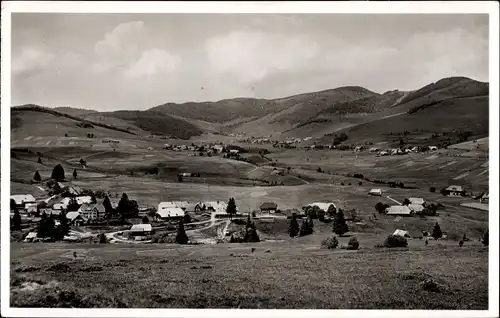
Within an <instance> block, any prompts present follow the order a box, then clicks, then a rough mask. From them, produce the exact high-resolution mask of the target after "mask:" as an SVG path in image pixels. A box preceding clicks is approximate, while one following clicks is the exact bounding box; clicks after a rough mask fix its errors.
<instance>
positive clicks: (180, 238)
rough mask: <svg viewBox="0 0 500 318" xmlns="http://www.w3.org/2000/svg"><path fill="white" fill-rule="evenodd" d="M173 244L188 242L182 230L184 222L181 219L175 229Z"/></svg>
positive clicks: (184, 231)
mask: <svg viewBox="0 0 500 318" xmlns="http://www.w3.org/2000/svg"><path fill="white" fill-rule="evenodd" d="M175 242H176V243H177V244H187V243H188V242H189V238H188V236H187V234H186V230H185V229H184V222H183V220H182V219H180V220H179V225H178V227H177V235H176V236H175Z"/></svg>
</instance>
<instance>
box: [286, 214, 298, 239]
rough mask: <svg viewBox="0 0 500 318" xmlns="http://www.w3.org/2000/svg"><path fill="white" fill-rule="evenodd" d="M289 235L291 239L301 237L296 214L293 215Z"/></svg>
mask: <svg viewBox="0 0 500 318" xmlns="http://www.w3.org/2000/svg"><path fill="white" fill-rule="evenodd" d="M288 234H290V237H295V236H297V235H299V223H298V222H297V215H296V214H295V213H294V214H292V220H291V221H290V226H289V228H288Z"/></svg>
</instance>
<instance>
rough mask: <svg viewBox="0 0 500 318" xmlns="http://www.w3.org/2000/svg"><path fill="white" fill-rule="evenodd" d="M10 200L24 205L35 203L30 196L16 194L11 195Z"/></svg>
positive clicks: (33, 198)
mask: <svg viewBox="0 0 500 318" xmlns="http://www.w3.org/2000/svg"><path fill="white" fill-rule="evenodd" d="M10 198H11V199H14V201H16V204H24V203H25V202H35V201H36V200H35V197H34V196H32V195H31V194H16V195H11V196H10Z"/></svg>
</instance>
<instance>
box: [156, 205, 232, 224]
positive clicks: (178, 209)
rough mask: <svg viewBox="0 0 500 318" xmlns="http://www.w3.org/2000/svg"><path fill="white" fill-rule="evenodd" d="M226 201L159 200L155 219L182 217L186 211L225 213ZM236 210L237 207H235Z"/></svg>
mask: <svg viewBox="0 0 500 318" xmlns="http://www.w3.org/2000/svg"><path fill="white" fill-rule="evenodd" d="M226 209H227V203H226V202H224V201H209V202H197V203H192V202H187V201H167V202H160V203H159V204H158V209H157V211H156V219H157V220H170V219H176V218H181V217H184V216H185V214H186V213H192V214H194V213H201V212H209V213H212V212H215V213H216V214H226V213H227V212H226ZM236 209H237V211H238V208H236Z"/></svg>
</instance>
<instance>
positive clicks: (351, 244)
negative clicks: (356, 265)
mask: <svg viewBox="0 0 500 318" xmlns="http://www.w3.org/2000/svg"><path fill="white" fill-rule="evenodd" d="M358 248H359V242H358V239H357V238H356V237H355V236H353V237H351V239H350V240H349V243H347V249H348V250H357V249H358Z"/></svg>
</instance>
